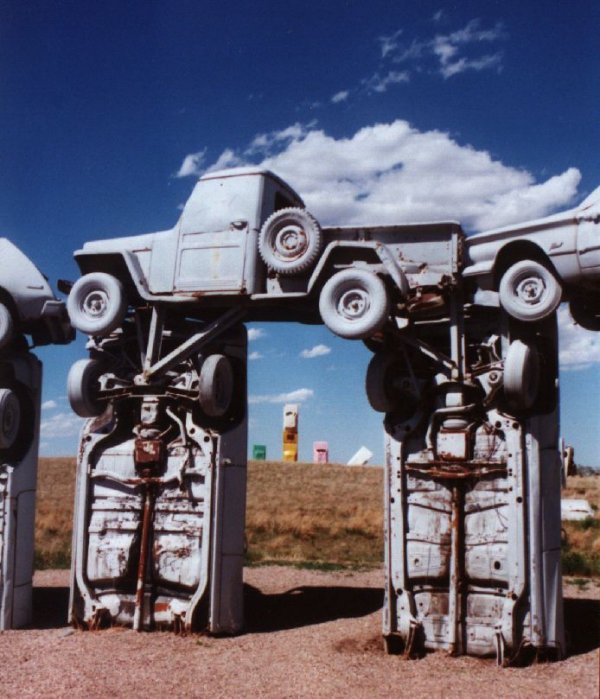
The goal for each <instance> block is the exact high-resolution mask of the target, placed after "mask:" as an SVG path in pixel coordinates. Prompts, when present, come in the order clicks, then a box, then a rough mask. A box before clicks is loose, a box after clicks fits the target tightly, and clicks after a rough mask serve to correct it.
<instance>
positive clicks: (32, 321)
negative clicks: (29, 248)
mask: <svg viewBox="0 0 600 699" xmlns="http://www.w3.org/2000/svg"><path fill="white" fill-rule="evenodd" d="M73 332H74V331H73V329H72V328H71V325H70V324H69V319H68V317H67V312H66V308H65V304H64V302H63V301H60V300H59V299H57V298H56V297H55V296H54V293H53V292H52V289H51V288H50V285H49V284H48V281H47V280H46V278H45V277H44V275H43V274H42V273H41V272H40V271H39V270H38V268H37V267H36V266H35V265H34V264H33V262H32V261H31V260H30V259H29V258H28V257H26V256H25V255H24V254H23V253H22V252H21V251H20V250H19V249H18V248H17V247H16V245H14V243H11V241H10V240H8V239H7V238H0V349H1V348H3V347H6V346H8V345H9V344H10V342H11V341H12V340H14V339H15V338H16V337H18V336H19V335H22V334H25V335H30V336H31V338H32V340H33V343H34V345H48V344H66V343H68V342H70V341H71V340H72V339H73Z"/></svg>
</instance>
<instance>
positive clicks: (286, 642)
mask: <svg viewBox="0 0 600 699" xmlns="http://www.w3.org/2000/svg"><path fill="white" fill-rule="evenodd" d="M245 580H246V585H247V588H246V617H247V627H248V629H247V632H246V633H245V634H243V635H240V636H238V637H235V638H211V637H207V636H202V635H191V636H175V635H174V634H171V633H162V632H161V633H141V634H140V633H135V632H133V631H130V630H125V629H116V628H115V629H110V630H106V631H97V632H83V631H74V630H72V629H70V628H68V627H66V626H65V621H64V620H65V617H66V608H67V600H68V590H67V586H68V572H67V571H42V572H39V573H37V574H36V579H35V585H36V588H35V593H34V608H35V619H36V628H32V629H28V630H23V631H6V632H4V633H0V664H1V666H2V667H3V668H4V670H3V675H4V679H3V681H2V689H1V690H0V695H1V696H3V697H41V696H43V697H63V696H64V697H67V696H68V697H109V696H110V697H125V696H132V695H134V694H135V695H137V696H141V697H165V696H169V695H170V696H172V697H204V696H206V697H208V696H210V697H211V699H212V698H213V697H215V698H216V697H252V698H254V697H277V698H278V699H279V698H282V697H350V698H352V697H386V699H388V698H389V697H411V698H413V699H416V698H419V697H433V698H436V699H437V698H438V697H440V698H445V697H461V698H464V697H482V696H485V695H486V694H489V693H490V692H493V695H494V697H533V696H543V697H545V698H550V697H570V698H573V697H585V698H588V697H589V698H590V699H595V698H596V697H597V696H598V661H599V655H598V646H599V645H600V641H599V640H598V623H599V621H598V620H599V619H600V601H598V600H599V599H600V594H599V592H600V587H599V586H598V584H597V583H594V582H591V583H588V584H587V586H585V587H584V588H582V587H581V586H577V585H567V586H566V602H565V615H566V624H567V629H568V632H569V637H570V638H571V650H570V656H569V657H568V658H567V659H566V660H563V661H561V662H557V663H549V664H538V665H533V666H530V667H526V668H518V669H517V668H509V669H500V668H498V667H496V665H495V663H494V661H493V660H487V659H486V660H481V659H477V658H468V657H461V658H450V657H448V656H447V655H445V654H444V653H430V654H428V655H427V656H426V657H425V658H423V659H421V660H404V659H402V658H400V657H397V656H387V655H385V654H384V652H383V649H382V643H381V636H380V627H381V604H382V589H381V581H382V573H381V571H377V570H375V571H369V572H359V573H348V572H336V573H322V572H314V571H306V570H295V569H293V568H281V567H265V568H249V569H246V572H245Z"/></svg>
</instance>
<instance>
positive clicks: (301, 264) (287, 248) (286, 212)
mask: <svg viewBox="0 0 600 699" xmlns="http://www.w3.org/2000/svg"><path fill="white" fill-rule="evenodd" d="M321 242H322V233H321V226H320V225H319V222H318V221H317V219H316V218H315V217H314V216H313V215H312V214H310V213H309V212H308V211H306V209H299V208H297V207H290V208H287V209H280V210H279V211H276V212H275V213H274V214H271V215H270V216H269V218H268V219H267V220H266V221H265V222H264V224H263V226H262V228H261V230H260V234H259V236H258V252H259V254H260V256H261V257H262V259H263V260H264V262H265V264H266V265H267V267H269V268H270V269H273V270H275V271H276V272H279V273H280V274H297V273H299V272H304V271H306V270H307V269H308V268H309V267H310V266H311V265H312V264H313V262H314V261H315V260H316V259H317V257H318V255H319V252H320V251H321Z"/></svg>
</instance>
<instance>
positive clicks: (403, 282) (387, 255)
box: [307, 240, 408, 296]
mask: <svg viewBox="0 0 600 699" xmlns="http://www.w3.org/2000/svg"><path fill="white" fill-rule="evenodd" d="M338 248H346V249H348V248H352V249H355V250H372V251H373V253H374V254H375V255H376V256H377V258H378V259H379V262H380V264H382V265H383V267H384V268H385V271H386V272H387V274H388V275H389V276H390V278H391V279H392V281H393V282H394V284H395V285H396V287H397V288H398V289H399V290H400V293H401V294H402V295H403V296H404V295H406V294H407V293H408V281H407V279H406V275H405V274H404V271H403V270H402V268H401V267H400V265H399V264H398V263H397V262H396V261H395V260H394V258H393V256H392V254H391V252H390V251H389V250H388V248H387V247H386V246H385V245H383V244H382V243H379V242H377V241H346V240H334V241H332V242H331V243H329V244H328V245H327V247H326V248H325V250H324V251H323V253H322V254H321V257H320V259H319V262H318V263H317V265H316V267H315V268H314V270H313V273H312V274H311V276H310V279H309V281H308V288H307V292H308V293H310V292H311V291H312V289H313V288H314V287H315V286H316V285H318V284H319V283H320V280H321V276H322V275H323V271H324V268H325V267H326V265H327V264H328V262H330V260H331V257H332V255H333V253H334V251H335V250H336V249H338Z"/></svg>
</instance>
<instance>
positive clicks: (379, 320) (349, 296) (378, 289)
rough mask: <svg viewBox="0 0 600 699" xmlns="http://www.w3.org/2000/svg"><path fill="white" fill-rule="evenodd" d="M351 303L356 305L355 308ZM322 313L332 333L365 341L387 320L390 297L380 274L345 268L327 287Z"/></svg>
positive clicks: (324, 287) (323, 296)
mask: <svg viewBox="0 0 600 699" xmlns="http://www.w3.org/2000/svg"><path fill="white" fill-rule="evenodd" d="M350 304H354V305H355V307H356V308H355V309H354V310H353V309H352V307H351V306H350ZM357 304H358V305H357ZM319 312H320V314H321V318H322V320H323V323H325V325H326V326H327V327H328V328H329V329H330V330H331V332H333V333H335V334H336V335H339V336H340V337H343V338H346V339H347V340H364V339H365V338H368V337H371V335H373V334H374V333H376V332H377V331H378V330H380V329H381V327H382V326H383V324H384V323H385V321H386V319H387V317H388V315H389V312H390V300H389V297H388V293H387V290H386V288H385V284H384V283H383V281H382V279H381V278H380V277H378V276H377V275H376V274H374V273H373V272H370V271H368V270H366V269H344V270H342V271H341V272H337V273H336V274H334V275H333V276H332V277H331V278H330V279H328V280H327V282H326V283H325V285H324V286H323V289H322V290H321V296H320V298H319Z"/></svg>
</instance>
